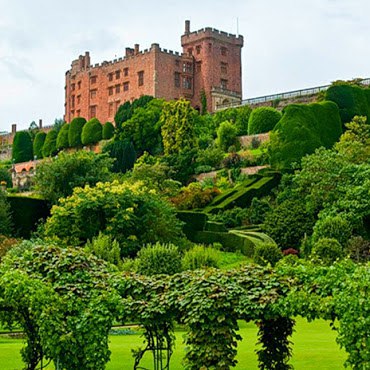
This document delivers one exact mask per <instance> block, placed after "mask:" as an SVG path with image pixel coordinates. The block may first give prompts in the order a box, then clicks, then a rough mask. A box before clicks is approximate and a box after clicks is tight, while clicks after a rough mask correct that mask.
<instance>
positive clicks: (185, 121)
mask: <svg viewBox="0 0 370 370" xmlns="http://www.w3.org/2000/svg"><path fill="white" fill-rule="evenodd" d="M197 117H198V113H197V111H195V110H194V109H193V108H192V107H191V105H190V102H189V101H187V100H185V99H180V100H177V101H170V102H166V103H164V104H163V109H162V114H161V118H160V120H161V122H162V128H161V132H162V137H163V149H164V154H165V155H173V154H175V155H178V154H181V153H184V152H186V151H188V150H189V149H193V148H196V147H197V141H196V136H195V129H194V126H195V121H196V120H197Z"/></svg>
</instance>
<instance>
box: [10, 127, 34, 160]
mask: <svg viewBox="0 0 370 370" xmlns="http://www.w3.org/2000/svg"><path fill="white" fill-rule="evenodd" d="M12 153H13V154H12V155H13V161H14V162H15V163H20V162H27V161H30V160H32V159H33V149H32V140H31V136H30V134H29V132H28V131H18V132H17V133H16V134H15V135H14V139H13V148H12Z"/></svg>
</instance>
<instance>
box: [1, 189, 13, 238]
mask: <svg viewBox="0 0 370 370" xmlns="http://www.w3.org/2000/svg"><path fill="white" fill-rule="evenodd" d="M11 229H12V222H11V216H10V207H9V203H8V201H7V199H6V195H5V193H4V192H3V191H2V190H1V189H0V235H1V234H3V235H9V234H10V233H11Z"/></svg>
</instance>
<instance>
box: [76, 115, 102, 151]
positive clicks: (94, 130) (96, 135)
mask: <svg viewBox="0 0 370 370" xmlns="http://www.w3.org/2000/svg"><path fill="white" fill-rule="evenodd" d="M101 139H102V125H101V123H100V122H99V120H98V119H97V118H92V119H91V120H90V121H88V122H86V124H85V125H84V127H83V128H82V133H81V142H82V144H83V145H91V144H96V143H97V142H99V141H100V140H101Z"/></svg>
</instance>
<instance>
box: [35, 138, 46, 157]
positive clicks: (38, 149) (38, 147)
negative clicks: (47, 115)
mask: <svg viewBox="0 0 370 370" xmlns="http://www.w3.org/2000/svg"><path fill="white" fill-rule="evenodd" d="M45 139H46V133H45V132H42V131H40V132H38V133H37V134H36V136H35V140H34V141H33V154H34V156H35V157H37V159H41V158H43V155H42V148H43V146H44V143H45Z"/></svg>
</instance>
